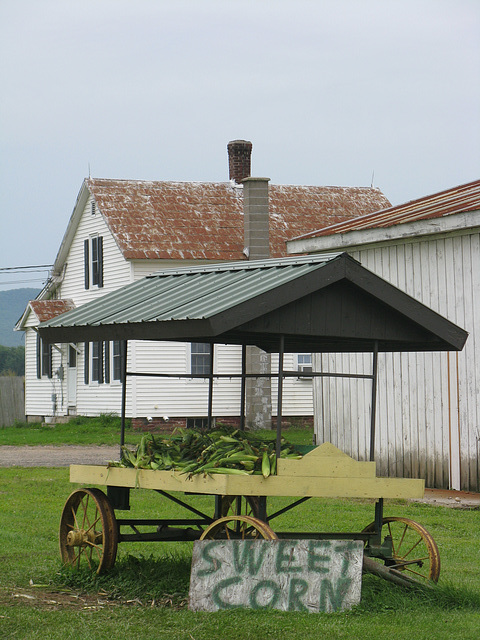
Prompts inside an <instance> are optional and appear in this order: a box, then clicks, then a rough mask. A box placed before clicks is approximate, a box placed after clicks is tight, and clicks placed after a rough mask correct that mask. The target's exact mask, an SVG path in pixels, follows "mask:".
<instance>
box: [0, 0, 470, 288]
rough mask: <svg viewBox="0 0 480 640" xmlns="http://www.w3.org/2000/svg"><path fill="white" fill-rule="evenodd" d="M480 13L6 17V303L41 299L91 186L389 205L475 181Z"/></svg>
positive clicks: (10, 9) (158, 3) (105, 4)
mask: <svg viewBox="0 0 480 640" xmlns="http://www.w3.org/2000/svg"><path fill="white" fill-rule="evenodd" d="M479 34H480V2H479V1H478V0H398V1H397V0H242V1H238V0H75V1H74V0H1V2H0V87H1V99H0V127H1V130H0V135H1V164H0V216H1V234H0V268H2V269H3V270H0V288H15V287H27V286H38V287H40V286H41V284H42V278H43V279H45V276H46V273H40V274H36V277H39V278H40V280H37V281H35V282H32V281H30V280H31V279H32V278H33V277H34V276H32V275H26V274H17V275H15V276H14V275H13V274H12V273H10V272H8V271H5V270H4V269H5V268H6V267H16V266H24V265H42V264H51V263H52V262H53V261H54V259H55V256H56V253H57V250H58V248H59V245H60V242H61V240H62V237H63V234H64V232H65V229H66V226H67V223H68V220H69V217H70V215H71V213H72V210H73V207H74V204H75V200H76V198H77V195H78V192H79V190H80V187H81V184H82V181H83V179H84V178H85V177H86V176H87V175H88V173H89V171H90V174H91V175H92V176H93V177H102V178H136V179H148V180H194V181H225V180H227V179H228V170H227V153H226V145H227V142H228V141H229V140H232V139H236V138H244V139H248V140H251V141H252V142H253V156H252V173H253V174H254V175H259V176H268V177H269V178H271V181H272V182H273V183H290V184H315V185H346V186H369V185H370V184H371V182H372V176H373V181H374V184H375V186H378V187H379V188H380V189H381V190H382V191H383V193H384V194H385V195H386V196H387V197H388V198H389V199H390V201H391V202H392V204H400V203H401V202H406V201H408V200H411V199H414V198H417V197H421V196H424V195H429V194H431V193H435V192H437V191H441V190H443V189H448V188H450V187H453V186H456V185H459V184H463V183H465V182H469V181H471V180H476V179H479V178H480V37H479Z"/></svg>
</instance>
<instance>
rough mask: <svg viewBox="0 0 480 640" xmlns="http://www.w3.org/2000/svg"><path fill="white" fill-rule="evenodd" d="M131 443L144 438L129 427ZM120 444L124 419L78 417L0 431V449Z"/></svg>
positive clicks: (127, 431)
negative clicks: (121, 426) (27, 446)
mask: <svg viewBox="0 0 480 640" xmlns="http://www.w3.org/2000/svg"><path fill="white" fill-rule="evenodd" d="M126 437H127V438H128V442H132V443H136V442H138V441H139V439H140V437H141V434H140V433H139V432H136V431H133V429H130V427H129V426H128V427H127V429H126ZM119 442H120V418H119V417H118V416H113V415H108V414H106V415H101V416H99V417H98V418H86V417H83V416H78V417H77V418H73V419H72V420H70V422H67V423H65V424H42V423H40V422H39V423H30V424H26V423H24V422H16V423H15V424H14V425H12V426H10V427H0V445H14V446H22V445H61V444H73V445H102V444H105V445H116V444H118V443H119Z"/></svg>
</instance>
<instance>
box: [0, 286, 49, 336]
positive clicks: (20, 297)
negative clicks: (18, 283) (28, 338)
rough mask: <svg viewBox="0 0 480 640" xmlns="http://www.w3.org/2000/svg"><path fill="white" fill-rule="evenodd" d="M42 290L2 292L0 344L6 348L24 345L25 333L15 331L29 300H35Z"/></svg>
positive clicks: (0, 299) (0, 301)
mask: <svg viewBox="0 0 480 640" xmlns="http://www.w3.org/2000/svg"><path fill="white" fill-rule="evenodd" d="M39 293H40V289H29V288H25V289H9V290H8V291H0V344H1V345H3V346H4V347H19V346H21V345H23V331H14V330H13V327H14V326H15V324H16V323H17V320H18V319H19V318H20V316H21V315H22V313H23V312H24V311H25V307H26V306H27V303H28V301H29V300H34V299H35V297H36V296H37V295H38V294H39Z"/></svg>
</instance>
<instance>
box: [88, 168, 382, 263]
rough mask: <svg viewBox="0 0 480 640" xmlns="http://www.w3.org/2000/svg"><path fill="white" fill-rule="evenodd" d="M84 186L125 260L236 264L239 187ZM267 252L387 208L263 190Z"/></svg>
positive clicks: (302, 189)
mask: <svg viewBox="0 0 480 640" xmlns="http://www.w3.org/2000/svg"><path fill="white" fill-rule="evenodd" d="M86 182H87V187H88V189H89V191H90V192H91V194H92V195H93V197H94V199H95V202H96V204H97V207H98V208H99V210H100V211H101V213H102V214H103V216H104V218H105V220H106V222H107V224H108V225H109V228H110V230H111V231H112V234H113V236H114V237H115V239H116V242H117V244H118V246H119V248H120V250H121V251H122V253H123V255H124V257H125V258H126V259H127V260H142V259H170V260H172V259H173V260H188V259H192V260H243V259H245V256H244V255H243V248H244V236H243V189H242V187H239V186H238V185H237V186H234V185H233V184H232V183H231V182H226V183H212V182H148V181H142V180H108V179H95V178H89V179H88V180H87V181H86ZM269 196H270V252H271V256H272V257H280V256H283V255H285V253H286V246H285V243H286V241H287V240H290V239H291V238H293V237H295V236H298V235H300V234H304V233H308V232H311V231H313V230H315V229H318V228H319V227H320V226H322V225H331V224H334V223H336V222H341V221H343V220H349V219H351V218H356V217H358V216H360V215H363V214H365V213H370V212H372V211H378V209H380V208H385V207H386V206H389V204H390V203H389V202H388V200H387V199H386V198H385V196H384V195H383V194H382V193H381V192H380V191H379V190H378V189H373V188H366V187H309V186H291V185H269Z"/></svg>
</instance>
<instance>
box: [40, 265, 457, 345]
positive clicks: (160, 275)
mask: <svg viewBox="0 0 480 640" xmlns="http://www.w3.org/2000/svg"><path fill="white" fill-rule="evenodd" d="M39 332H40V335H41V336H42V338H43V339H45V340H46V341H47V342H80V341H95V340H127V339H128V340H129V339H137V340H142V339H144V340H145V339H146V340H177V341H199V342H218V343H227V344H229V343H230V344H255V345H257V346H259V347H261V348H262V349H264V350H266V351H278V348H277V347H278V341H279V336H280V335H284V336H285V350H286V351H293V352H295V351H311V352H321V351H324V352H325V351H343V352H348V351H370V350H372V349H373V343H374V341H377V342H378V348H379V350H380V351H382V350H383V351H423V350H458V349H461V348H462V347H463V344H464V342H465V340H466V338H467V333H466V332H465V331H463V330H462V329H460V328H459V327H457V326H456V325H454V324H452V323H451V322H449V321H448V320H446V319H445V318H443V317H441V316H439V315H438V314H436V313H435V312H433V311H432V310H430V309H428V308H427V307H425V306H424V305H423V304H421V303H419V302H418V301H416V300H414V299H413V298H411V297H410V296H408V295H406V294H405V293H403V292H401V291H400V290H399V289H396V288H395V287H393V286H392V285H390V284H389V283H387V282H386V281H384V280H382V279H381V278H379V277H378V276H376V275H375V274H373V273H371V272H370V271H368V270H367V269H365V268H364V267H362V266H361V265H360V264H359V263H358V262H357V261H355V260H354V259H353V258H351V257H350V256H348V255H347V254H345V253H341V254H329V255H322V256H302V257H294V258H284V259H269V260H256V261H244V262H231V263H219V264H210V265H202V266H199V267H184V268H179V269H165V270H162V271H159V272H157V273H154V274H152V275H151V276H148V277H146V278H144V279H142V280H139V281H137V282H134V283H132V284H130V285H127V286H125V287H122V288H121V289H119V290H117V291H114V292H112V293H109V294H106V295H104V296H102V297H101V298H99V299H98V300H94V301H91V302H89V303H87V304H85V305H83V306H81V307H79V308H77V309H74V310H72V311H69V312H67V313H64V314H62V315H60V316H58V317H56V318H54V319H52V320H49V321H48V322H44V323H42V324H40V326H39Z"/></svg>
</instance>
